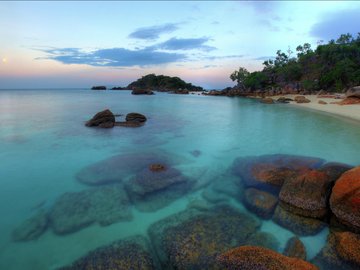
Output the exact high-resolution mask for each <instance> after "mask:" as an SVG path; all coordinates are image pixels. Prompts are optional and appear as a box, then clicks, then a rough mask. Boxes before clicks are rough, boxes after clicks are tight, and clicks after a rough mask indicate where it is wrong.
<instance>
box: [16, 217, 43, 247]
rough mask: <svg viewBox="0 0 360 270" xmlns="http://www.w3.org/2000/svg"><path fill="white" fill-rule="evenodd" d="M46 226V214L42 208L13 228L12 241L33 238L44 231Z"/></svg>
mask: <svg viewBox="0 0 360 270" xmlns="http://www.w3.org/2000/svg"><path fill="white" fill-rule="evenodd" d="M47 226H48V218H47V214H46V212H45V211H44V210H39V211H38V212H37V213H36V214H35V215H34V216H32V217H30V218H29V219H27V220H25V221H24V222H23V223H22V224H20V225H19V226H18V227H16V228H15V229H14V230H13V232H12V239H13V240H14V241H30V240H35V239H37V238H39V237H40V235H42V234H43V233H44V232H45V231H46V229H47Z"/></svg>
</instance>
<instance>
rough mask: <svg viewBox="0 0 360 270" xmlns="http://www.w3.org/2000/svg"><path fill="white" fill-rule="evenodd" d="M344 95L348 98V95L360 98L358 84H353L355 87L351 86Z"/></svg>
mask: <svg viewBox="0 0 360 270" xmlns="http://www.w3.org/2000/svg"><path fill="white" fill-rule="evenodd" d="M346 97H347V98H350V97H355V98H360V86H355V87H352V88H351V89H349V90H347V91H346Z"/></svg>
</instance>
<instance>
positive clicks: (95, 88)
mask: <svg viewBox="0 0 360 270" xmlns="http://www.w3.org/2000/svg"><path fill="white" fill-rule="evenodd" d="M91 90H106V86H93V87H91Z"/></svg>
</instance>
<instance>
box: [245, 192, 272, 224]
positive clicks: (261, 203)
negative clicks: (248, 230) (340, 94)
mask: <svg viewBox="0 0 360 270" xmlns="http://www.w3.org/2000/svg"><path fill="white" fill-rule="evenodd" d="M244 195H245V196H244V199H243V203H244V206H245V207H246V208H247V209H248V210H250V211H251V212H253V213H255V214H256V215H258V216H259V217H261V218H263V219H270V218H271V217H272V215H273V213H274V210H275V206H276V204H277V202H278V199H277V197H275V196H274V195H272V194H270V193H268V192H265V191H262V190H258V189H255V188H247V189H246V190H245V194H244Z"/></svg>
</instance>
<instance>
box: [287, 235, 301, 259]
mask: <svg viewBox="0 0 360 270" xmlns="http://www.w3.org/2000/svg"><path fill="white" fill-rule="evenodd" d="M284 255H285V256H288V257H293V258H299V259H301V260H306V248H305V246H304V244H303V242H301V240H300V239H299V238H298V237H291V238H290V239H289V240H288V241H287V243H286V246H285V249H284Z"/></svg>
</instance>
